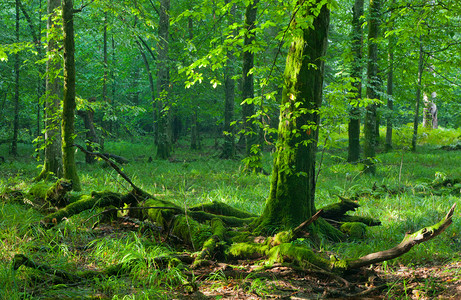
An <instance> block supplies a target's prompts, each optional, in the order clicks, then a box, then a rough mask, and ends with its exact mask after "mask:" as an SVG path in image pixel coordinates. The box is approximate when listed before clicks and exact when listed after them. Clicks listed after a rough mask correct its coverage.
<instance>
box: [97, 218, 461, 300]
mask: <svg viewBox="0 0 461 300" xmlns="http://www.w3.org/2000/svg"><path fill="white" fill-rule="evenodd" d="M137 227H138V226H137V225H135V224H131V223H130V222H120V223H117V224H116V223H113V224H111V225H104V226H101V227H96V228H95V229H94V230H95V232H99V233H100V234H101V236H103V235H117V234H116V232H119V233H120V232H123V231H132V230H137V229H138V228H137ZM261 264H262V261H261V260H241V261H234V262H226V263H219V262H215V263H213V264H211V265H209V266H205V267H201V268H197V269H194V270H192V271H190V270H189V271H187V273H188V276H192V275H193V277H194V278H195V283H196V285H195V286H194V290H193V291H190V290H188V291H186V288H185V287H184V286H178V287H176V288H175V289H173V290H171V291H169V292H168V295H166V294H164V293H161V294H159V295H158V297H159V298H164V299H420V300H424V299H461V261H451V262H445V263H444V262H437V261H436V260H434V261H428V262H426V263H425V264H424V265H411V264H410V265H404V264H396V265H392V266H389V265H387V264H384V265H383V264H382V263H380V264H376V265H372V266H370V267H367V268H362V269H360V270H358V271H357V272H354V273H350V274H345V275H342V276H341V277H340V276H337V275H332V274H328V273H324V272H322V271H315V270H306V269H300V268H296V267H293V266H289V265H283V264H273V265H271V266H270V267H262V265H261ZM210 275H211V276H210ZM99 296H101V298H105V296H104V295H103V294H101V295H99Z"/></svg>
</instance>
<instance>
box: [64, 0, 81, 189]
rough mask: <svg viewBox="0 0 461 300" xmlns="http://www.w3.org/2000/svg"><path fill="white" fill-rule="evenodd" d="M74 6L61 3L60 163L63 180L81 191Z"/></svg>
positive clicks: (68, 3) (66, 2) (65, 2)
mask: <svg viewBox="0 0 461 300" xmlns="http://www.w3.org/2000/svg"><path fill="white" fill-rule="evenodd" d="M73 10H74V5H73V1H72V0H63V2H62V22H63V29H64V101H63V105H62V124H61V129H62V161H63V171H64V178H66V179H69V180H71V181H72V183H73V189H74V190H76V191H80V190H81V186H80V179H79V178H78V175H77V167H76V165H75V149H74V147H73V144H74V134H75V132H74V118H75V106H76V104H75V58H74V52H75V43H74V13H73Z"/></svg>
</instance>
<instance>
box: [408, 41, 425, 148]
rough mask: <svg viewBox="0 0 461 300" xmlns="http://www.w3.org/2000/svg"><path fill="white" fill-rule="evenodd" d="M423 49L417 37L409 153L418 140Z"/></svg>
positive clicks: (423, 65) (423, 63)
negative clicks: (417, 53) (416, 74)
mask: <svg viewBox="0 0 461 300" xmlns="http://www.w3.org/2000/svg"><path fill="white" fill-rule="evenodd" d="M424 67H425V62H424V47H423V41H422V37H421V36H420V37H419V61H418V85H417V86H416V97H415V98H416V99H415V114H414V119H413V135H412V138H411V151H413V152H415V151H416V142H417V140H418V124H419V107H420V103H421V90H422V83H423V72H424Z"/></svg>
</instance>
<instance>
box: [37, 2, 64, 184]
mask: <svg viewBox="0 0 461 300" xmlns="http://www.w3.org/2000/svg"><path fill="white" fill-rule="evenodd" d="M60 5H61V1H60V0H48V2H47V12H48V19H47V31H46V35H47V48H46V52H47V57H48V59H47V61H46V79H45V90H46V92H45V116H44V119H45V159H44V163H43V168H42V171H41V172H40V174H39V175H38V177H37V178H36V179H37V180H40V179H42V178H45V177H47V176H48V175H49V174H54V175H55V176H57V177H61V176H62V174H63V166H62V150H61V128H60V126H59V123H60V115H59V113H60V110H61V88H60V85H61V82H60V80H59V77H58V74H59V70H60V68H61V63H60V58H59V55H58V48H59V46H58V43H57V30H56V26H57V24H56V17H57V16H56V10H57V9H58V8H59V7H60Z"/></svg>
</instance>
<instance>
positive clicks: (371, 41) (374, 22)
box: [363, 0, 381, 174]
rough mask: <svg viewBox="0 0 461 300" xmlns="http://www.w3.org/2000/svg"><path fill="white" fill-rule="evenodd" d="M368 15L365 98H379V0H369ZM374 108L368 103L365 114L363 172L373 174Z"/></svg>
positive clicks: (374, 169)
mask: <svg viewBox="0 0 461 300" xmlns="http://www.w3.org/2000/svg"><path fill="white" fill-rule="evenodd" d="M369 9H370V14H369V15H370V17H369V20H368V66H367V98H368V99H372V100H375V99H379V93H378V91H379V87H380V82H379V78H378V37H379V26H380V21H381V0H370V7H369ZM376 109H377V106H376V104H375V103H371V104H368V105H367V107H366V115H365V125H364V127H365V128H364V131H365V143H364V149H363V154H364V156H365V169H364V171H365V173H369V174H375V173H376V165H375V163H374V157H375V156H376Z"/></svg>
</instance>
